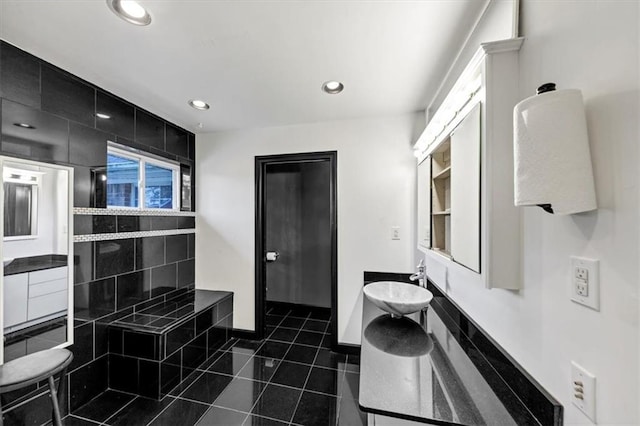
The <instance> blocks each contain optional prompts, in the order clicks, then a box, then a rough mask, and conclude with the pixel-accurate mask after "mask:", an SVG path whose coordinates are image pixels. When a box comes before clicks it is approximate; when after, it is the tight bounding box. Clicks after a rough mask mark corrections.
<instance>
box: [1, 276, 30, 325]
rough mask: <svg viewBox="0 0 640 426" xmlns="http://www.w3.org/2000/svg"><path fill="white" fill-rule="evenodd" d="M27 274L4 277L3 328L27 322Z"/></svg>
mask: <svg viewBox="0 0 640 426" xmlns="http://www.w3.org/2000/svg"><path fill="white" fill-rule="evenodd" d="M28 282H29V279H28V277H27V274H16V275H7V276H5V277H4V326H5V328H6V327H11V326H14V325H16V324H20V323H22V322H25V321H26V320H27V291H28V288H29V284H28Z"/></svg>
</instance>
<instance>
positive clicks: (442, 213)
mask: <svg viewBox="0 0 640 426" xmlns="http://www.w3.org/2000/svg"><path fill="white" fill-rule="evenodd" d="M432 214H433V215H434V216H449V215H451V210H448V209H447V210H444V211H441V212H433V213H432Z"/></svg>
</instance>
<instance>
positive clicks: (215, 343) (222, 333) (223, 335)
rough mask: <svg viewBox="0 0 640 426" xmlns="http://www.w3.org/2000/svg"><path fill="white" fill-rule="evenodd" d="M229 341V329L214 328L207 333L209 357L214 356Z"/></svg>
mask: <svg viewBox="0 0 640 426" xmlns="http://www.w3.org/2000/svg"><path fill="white" fill-rule="evenodd" d="M226 340H227V329H226V328H224V327H219V326H214V327H212V328H210V329H209V330H208V331H207V355H208V356H212V355H213V354H214V353H215V352H216V351H217V350H218V349H220V348H222V346H223V345H224V344H225V342H226Z"/></svg>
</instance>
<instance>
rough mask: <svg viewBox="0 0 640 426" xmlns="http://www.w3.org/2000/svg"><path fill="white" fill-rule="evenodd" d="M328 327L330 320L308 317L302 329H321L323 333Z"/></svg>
mask: <svg viewBox="0 0 640 426" xmlns="http://www.w3.org/2000/svg"><path fill="white" fill-rule="evenodd" d="M327 327H329V322H328V321H318V320H312V319H308V320H306V321H305V323H304V325H303V326H302V329H303V330H307V331H319V332H321V333H324V332H325V331H326V330H327Z"/></svg>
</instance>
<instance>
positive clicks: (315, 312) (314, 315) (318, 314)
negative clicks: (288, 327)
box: [309, 306, 331, 321]
mask: <svg viewBox="0 0 640 426" xmlns="http://www.w3.org/2000/svg"><path fill="white" fill-rule="evenodd" d="M309 319H313V320H320V321H329V320H330V319H331V309H330V308H320V307H314V306H312V307H311V313H310V314H309Z"/></svg>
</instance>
